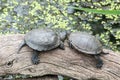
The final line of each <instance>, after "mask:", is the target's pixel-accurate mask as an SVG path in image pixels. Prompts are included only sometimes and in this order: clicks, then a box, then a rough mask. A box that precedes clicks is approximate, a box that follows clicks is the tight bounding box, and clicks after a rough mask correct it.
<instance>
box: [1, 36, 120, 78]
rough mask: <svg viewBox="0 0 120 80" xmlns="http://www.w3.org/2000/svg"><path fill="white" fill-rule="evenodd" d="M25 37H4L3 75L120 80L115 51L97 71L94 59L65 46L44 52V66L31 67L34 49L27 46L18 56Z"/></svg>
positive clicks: (117, 54)
mask: <svg viewBox="0 0 120 80" xmlns="http://www.w3.org/2000/svg"><path fill="white" fill-rule="evenodd" d="M23 38H24V35H22V34H13V35H2V36H0V75H6V74H25V75H31V76H44V75H49V74H50V75H65V76H69V77H72V78H75V79H78V80H90V79H98V80H120V54H119V53H115V52H113V51H111V50H107V49H104V52H109V54H107V55H101V59H102V60H103V62H104V65H103V67H102V68H101V69H97V68H96V61H95V59H94V57H93V56H92V55H86V54H83V53H80V52H78V51H77V50H75V49H70V48H69V47H68V45H67V43H66V42H65V50H61V49H59V48H57V49H54V50H50V51H46V52H40V55H39V58H40V63H39V64H38V65H33V64H32V63H31V56H32V49H31V48H29V47H28V46H25V47H23V48H22V49H21V51H20V53H19V54H17V50H18V47H19V45H20V43H21V41H22V40H23Z"/></svg>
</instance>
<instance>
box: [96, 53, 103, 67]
mask: <svg viewBox="0 0 120 80" xmlns="http://www.w3.org/2000/svg"><path fill="white" fill-rule="evenodd" d="M94 57H95V59H96V61H97V64H96V67H97V68H99V69H101V68H102V66H103V61H102V59H101V58H100V55H99V54H97V55H94Z"/></svg>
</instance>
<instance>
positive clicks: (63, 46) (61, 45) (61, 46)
mask: <svg viewBox="0 0 120 80" xmlns="http://www.w3.org/2000/svg"><path fill="white" fill-rule="evenodd" d="M59 48H60V49H62V50H65V45H64V43H63V42H62V41H61V42H60V45H59Z"/></svg>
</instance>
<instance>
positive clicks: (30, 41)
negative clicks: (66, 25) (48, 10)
mask: <svg viewBox="0 0 120 80" xmlns="http://www.w3.org/2000/svg"><path fill="white" fill-rule="evenodd" d="M65 35H66V34H65V33H64V34H63V36H65ZM62 38H65V37H62V34H61V35H59V34H57V33H56V32H55V31H54V30H52V29H33V30H31V31H29V32H28V33H26V34H25V37H24V40H23V41H22V42H21V44H20V46H19V48H18V51H17V53H19V52H20V50H21V49H22V47H23V46H25V45H27V46H29V47H30V48H32V49H33V54H32V57H31V61H32V63H33V64H39V58H38V55H39V53H40V52H42V51H48V50H52V49H55V48H57V47H59V48H60V49H62V50H64V49H65V47H64V43H63V40H64V39H62Z"/></svg>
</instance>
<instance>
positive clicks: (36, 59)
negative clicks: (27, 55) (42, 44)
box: [31, 50, 40, 64]
mask: <svg viewBox="0 0 120 80" xmlns="http://www.w3.org/2000/svg"><path fill="white" fill-rule="evenodd" d="M31 60H32V63H33V64H38V63H39V61H40V60H39V51H37V50H33V54H32V58H31Z"/></svg>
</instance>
